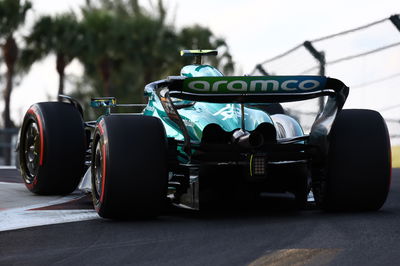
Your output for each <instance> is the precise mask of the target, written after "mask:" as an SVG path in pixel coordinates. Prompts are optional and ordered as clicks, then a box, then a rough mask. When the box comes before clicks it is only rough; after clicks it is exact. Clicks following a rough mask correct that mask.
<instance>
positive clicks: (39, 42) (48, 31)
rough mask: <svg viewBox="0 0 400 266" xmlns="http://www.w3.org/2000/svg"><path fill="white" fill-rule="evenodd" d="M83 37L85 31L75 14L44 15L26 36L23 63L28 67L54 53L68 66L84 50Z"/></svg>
mask: <svg viewBox="0 0 400 266" xmlns="http://www.w3.org/2000/svg"><path fill="white" fill-rule="evenodd" d="M82 39H83V31H82V28H81V25H80V24H79V22H78V21H77V19H76V17H75V15H74V14H72V13H66V14H62V15H58V16H55V17H51V16H43V17H41V18H39V20H37V21H36V23H35V24H34V26H33V28H32V31H31V32H30V34H29V35H28V36H27V37H26V38H25V42H26V48H25V50H24V51H23V52H22V55H21V65H22V66H23V67H25V68H28V67H29V66H30V65H31V64H33V63H34V62H35V61H37V60H41V59H42V58H44V57H45V56H47V55H48V54H50V53H54V54H55V55H56V56H58V57H62V58H63V61H64V63H65V66H66V65H68V63H69V62H71V61H72V59H74V58H75V57H76V56H77V55H78V54H80V53H81V52H82V50H83V46H82ZM65 66H64V67H65Z"/></svg>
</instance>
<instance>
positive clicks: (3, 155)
mask: <svg viewBox="0 0 400 266" xmlns="http://www.w3.org/2000/svg"><path fill="white" fill-rule="evenodd" d="M18 131H19V129H18V128H2V129H0V165H17V161H18V158H17V157H18V156H17V152H16V151H15V149H16V145H17V139H18Z"/></svg>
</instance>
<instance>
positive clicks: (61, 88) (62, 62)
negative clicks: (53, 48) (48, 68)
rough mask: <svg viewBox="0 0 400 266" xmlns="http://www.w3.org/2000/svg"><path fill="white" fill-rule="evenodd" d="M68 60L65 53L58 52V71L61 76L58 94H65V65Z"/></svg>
mask: <svg viewBox="0 0 400 266" xmlns="http://www.w3.org/2000/svg"><path fill="white" fill-rule="evenodd" d="M66 65H67V62H66V60H65V56H64V55H63V54H57V62H56V67H57V72H58V76H59V83H58V94H57V96H58V95H60V94H64V79H65V67H66Z"/></svg>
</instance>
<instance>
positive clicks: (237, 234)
mask: <svg viewBox="0 0 400 266" xmlns="http://www.w3.org/2000/svg"><path fill="white" fill-rule="evenodd" d="M2 173H4V172H2V170H0V176H2ZM8 175H10V174H8ZM3 176H4V174H3ZM10 180H14V179H12V178H9V180H8V181H7V180H4V179H3V182H4V181H6V182H12V181H10ZM399 192H400V169H394V170H393V178H392V186H391V191H390V194H389V197H388V199H387V201H386V203H385V205H384V206H383V208H382V209H381V210H380V211H378V212H371V213H324V212H321V211H319V210H316V209H312V208H311V209H309V210H304V211H295V210H293V209H292V202H291V201H290V200H288V199H286V198H277V199H268V200H267V201H266V202H263V204H262V205H261V206H249V209H247V210H235V211H232V210H230V211H218V212H192V211H187V210H176V209H172V210H169V211H167V212H166V213H165V214H164V215H162V216H161V217H159V218H157V219H153V220H139V221H112V220H104V219H98V218H95V219H92V220H87V221H80V222H70V223H63V224H54V225H46V226H39V227H29V228H24V229H18V230H5V231H2V232H0V265H400V194H399ZM21 193H23V192H21ZM86 200H87V199H86ZM77 205H78V206H75V207H72V208H87V206H88V202H86V203H85V201H84V199H83V200H82V199H81V203H79V204H77ZM45 212H46V211H43V213H45ZM39 215H40V214H39ZM1 223H7V221H4V220H3V221H1V220H0V225H1Z"/></svg>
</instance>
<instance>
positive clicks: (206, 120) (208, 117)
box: [143, 65, 273, 142]
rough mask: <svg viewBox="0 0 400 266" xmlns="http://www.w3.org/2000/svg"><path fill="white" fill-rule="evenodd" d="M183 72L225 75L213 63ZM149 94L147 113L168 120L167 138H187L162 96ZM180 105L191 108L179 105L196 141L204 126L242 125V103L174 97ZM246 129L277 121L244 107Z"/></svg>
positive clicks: (199, 74)
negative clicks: (189, 99) (170, 117)
mask: <svg viewBox="0 0 400 266" xmlns="http://www.w3.org/2000/svg"><path fill="white" fill-rule="evenodd" d="M181 75H182V76H185V77H219V76H222V74H221V72H219V71H218V70H217V69H216V68H214V67H212V66H209V65H188V66H185V67H183V68H182V70H181ZM148 96H149V102H148V105H147V107H146V108H145V109H144V111H143V114H144V115H148V116H155V117H158V118H160V119H161V121H162V122H163V123H164V126H165V130H166V133H167V137H170V138H174V139H176V140H183V135H182V132H181V130H180V129H179V127H178V126H177V125H176V124H175V123H174V122H172V121H171V120H170V119H169V118H168V115H167V113H166V112H165V110H164V108H163V107H162V105H161V102H160V99H159V97H158V96H157V95H156V94H155V93H152V94H151V95H148ZM173 100H174V104H175V105H176V106H178V107H179V106H180V105H185V106H187V107H184V108H179V109H178V112H179V115H180V116H181V118H182V120H183V122H184V124H185V126H186V127H187V129H188V133H189V136H190V139H191V141H192V142H200V141H201V137H202V132H203V129H204V128H205V127H206V126H207V125H208V124H211V123H214V124H218V125H220V126H221V128H223V129H224V130H225V131H227V132H231V131H233V130H235V129H238V128H241V123H242V122H241V121H242V117H241V110H240V108H241V107H240V104H236V103H229V104H226V103H223V104H221V103H207V102H191V101H184V100H180V99H173ZM244 116H245V117H244V122H245V129H246V130H248V131H252V130H254V129H256V127H257V126H258V125H259V124H261V123H263V122H268V123H273V122H272V120H271V118H270V117H269V115H268V114H267V113H265V112H263V111H261V110H259V109H256V108H251V107H244Z"/></svg>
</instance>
